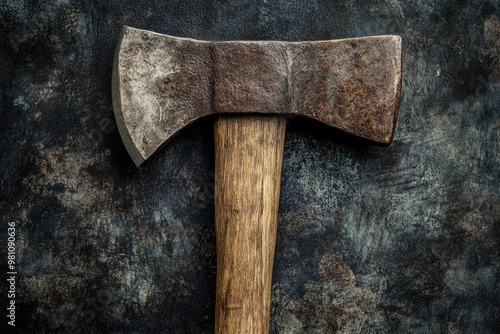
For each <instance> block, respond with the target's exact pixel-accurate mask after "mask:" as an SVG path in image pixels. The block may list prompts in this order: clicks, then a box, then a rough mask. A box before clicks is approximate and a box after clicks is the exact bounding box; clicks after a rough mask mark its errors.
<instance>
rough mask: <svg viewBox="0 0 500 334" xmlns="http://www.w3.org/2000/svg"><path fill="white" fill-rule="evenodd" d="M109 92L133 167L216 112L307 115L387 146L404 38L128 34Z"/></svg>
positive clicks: (123, 35) (118, 54)
mask: <svg viewBox="0 0 500 334" xmlns="http://www.w3.org/2000/svg"><path fill="white" fill-rule="evenodd" d="M112 86H113V87H112V90H113V107H114V111H115V117H116V120H117V124H118V129H119V131H120V135H121V137H122V139H123V142H124V144H125V146H126V148H127V150H128V152H129V154H130V156H131V157H132V159H133V161H134V162H135V164H136V165H137V166H139V165H140V164H142V163H143V162H144V161H145V160H146V159H148V158H149V157H150V156H152V155H153V154H154V153H155V152H157V151H158V150H159V149H161V148H162V147H163V146H164V145H165V144H166V143H167V142H168V141H169V140H170V139H171V138H172V137H173V136H174V135H175V134H177V133H178V132H179V131H180V130H181V129H182V128H184V127H185V126H187V125H189V124H191V123H192V122H194V121H196V120H197V119H199V118H201V117H204V116H207V115H210V114H216V113H250V114H253V113H272V114H284V115H299V116H305V117H309V118H312V119H315V120H318V121H320V122H323V123H325V124H327V125H329V126H332V127H335V128H338V129H340V130H342V131H345V132H348V133H351V134H353V135H356V136H360V137H363V138H366V139H369V140H372V141H375V142H378V143H382V144H390V143H391V142H392V140H393V136H394V131H395V126H396V121H397V116H398V108H399V98H400V90H401V38H400V37H399V36H393V35H387V36H373V37H362V38H351V39H341V40H331V41H310V42H277V41H227V42H210V41H198V40H194V39H187V38H179V37H173V36H168V35H162V34H158V33H153V32H149V31H145V30H140V29H135V28H130V27H124V28H123V29H122V32H121V36H120V39H119V42H118V44H117V48H116V52H115V60H114V66H113V85H112Z"/></svg>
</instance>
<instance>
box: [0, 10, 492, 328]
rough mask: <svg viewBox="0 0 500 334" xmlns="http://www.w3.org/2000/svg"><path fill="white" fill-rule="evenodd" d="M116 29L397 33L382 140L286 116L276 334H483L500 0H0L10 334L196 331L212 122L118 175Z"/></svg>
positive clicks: (210, 298)
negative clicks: (12, 306)
mask: <svg viewBox="0 0 500 334" xmlns="http://www.w3.org/2000/svg"><path fill="white" fill-rule="evenodd" d="M122 24H126V25H130V26H134V27H138V28H144V29H150V30H154V31H157V32H161V33H167V34H172V35H177V36H185V37H193V38H199V39H280V40H290V41H295V40H313V39H335V38H344V37H355V36H366V35H372V34H399V35H401V36H402V38H403V55H404V61H403V64H404V65H403V67H404V79H403V91H402V103H401V110H400V118H399V124H398V127H397V133H396V137H395V141H394V144H393V145H392V146H390V147H379V146H374V145H372V144H370V143H369V142H366V141H362V140H358V139H356V138H354V137H352V136H349V135H345V134H342V133H340V132H338V131H332V130H331V129H329V128H326V127H325V126H322V125H320V124H317V123H315V122H312V121H308V120H305V119H294V120H292V121H291V122H290V124H289V126H288V129H287V134H286V145H285V156H284V165H283V181H282V194H281V206H280V217H279V231H278V245H277V254H276V265H275V270H274V278H273V295H272V310H271V313H272V314H271V316H272V320H271V332H272V333H498V332H499V328H500V308H499V303H500V302H499V300H500V286H499V281H500V190H499V188H500V180H499V175H500V156H499V155H500V116H499V115H500V114H499V107H500V81H499V80H500V4H499V2H498V1H446V0H441V1H434V2H429V1H423V0H421V1H419V0H412V1H397V0H385V1H383V0H378V1H371V0H370V1H369V0H366V1H321V0H316V1H284V0H282V1H275V0H267V1H266V0H239V1H202V0H178V1H161V2H160V1H125V0H108V1H83V0H81V1H78V0H59V1H55V0H53V1H19V0H4V1H2V2H0V112H1V113H0V117H1V120H0V131H1V132H0V133H1V138H2V139H1V141H0V148H1V153H0V154H1V163H0V176H1V184H0V187H1V188H0V189H1V192H0V195H1V203H0V213H1V222H2V225H1V226H2V228H1V234H0V236H1V238H2V242H1V245H2V249H1V252H2V254H5V255H2V256H1V258H2V259H5V256H6V252H7V251H6V248H5V245H6V242H5V241H6V230H7V226H6V223H7V222H8V221H15V222H16V223H17V225H18V227H17V233H18V241H17V246H18V257H19V259H20V261H21V262H20V264H19V266H18V268H17V269H18V272H19V274H18V277H17V279H18V280H17V284H18V285H17V293H18V294H17V298H16V301H17V325H18V326H17V327H16V329H17V330H18V331H19V332H21V333H63V332H71V333H77V332H81V333H211V332H212V322H213V318H214V316H213V309H214V297H215V291H214V290H215V246H214V243H215V237H214V218H213V213H214V212H213V195H212V190H213V175H214V174H213V163H214V161H213V159H214V158H213V155H214V154H213V135H212V121H213V120H212V119H205V120H202V121H200V122H198V123H196V124H194V125H192V126H190V127H188V128H187V129H186V131H185V132H183V133H182V134H181V135H179V136H178V137H177V138H176V139H175V140H174V141H172V142H171V144H170V145H169V146H168V147H167V148H166V149H165V150H164V151H162V152H161V154H159V155H157V156H156V157H154V158H153V159H152V160H151V161H148V162H146V163H145V165H144V166H142V167H141V168H139V169H136V168H135V167H134V165H133V163H132V160H131V159H130V158H129V157H128V155H127V152H126V150H125V148H124V146H123V144H122V142H121V139H120V136H119V134H118V131H117V129H116V126H115V123H114V118H113V111H112V99H111V91H110V86H111V67H112V60H113V53H114V48H115V44H116V41H117V37H118V34H119V30H120V26H121V25H122ZM0 269H1V275H2V277H3V278H2V282H3V283H2V284H5V272H6V271H7V269H6V263H5V260H2V261H1V266H0ZM2 287H4V285H2ZM1 291H2V292H1V294H2V295H1V298H0V301H1V302H2V304H1V307H0V308H1V309H2V310H4V311H2V314H4V313H5V312H6V311H5V308H6V305H7V304H6V303H7V301H6V294H5V290H4V289H3V288H2V290H1ZM2 319H3V320H2V321H3V322H4V323H6V322H7V319H6V317H5V315H3V316H2ZM4 323H3V324H2V326H3V325H4Z"/></svg>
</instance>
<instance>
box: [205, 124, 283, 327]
mask: <svg viewBox="0 0 500 334" xmlns="http://www.w3.org/2000/svg"><path fill="white" fill-rule="evenodd" d="M285 126H286V121H285V120H284V119H282V118H277V117H265V116H264V117H263V116H255V117H254V116H240V117H237V116H227V117H221V118H219V119H218V120H216V122H215V224H216V242H217V292H216V312H215V333H216V334H240V333H249V334H250V333H252V334H254V333H268V332H269V308H270V301H271V276H272V270H273V262H274V248H275V244H276V226H277V218H278V203H279V193H280V176H281V163H282V159H283V144H284V141H285Z"/></svg>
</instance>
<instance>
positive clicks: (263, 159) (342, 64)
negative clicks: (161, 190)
mask: <svg viewBox="0 0 500 334" xmlns="http://www.w3.org/2000/svg"><path fill="white" fill-rule="evenodd" d="M400 89H401V38H400V37H399V36H373V37H365V38H352V39H340V40H331V41H305V42H278V41H217V42H215V41H199V40H194V39H187V38H178V37H173V36H167V35H162V34H158V33H153V32H149V31H145V30H140V29H134V28H130V27H124V28H123V30H122V32H121V35H120V39H119V41H118V45H117V49H116V52H115V59H114V66H113V84H112V90H113V107H114V112H115V118H116V121H117V124H118V129H119V131H120V135H121V137H122V139H123V142H124V144H125V147H126V148H127V150H128V153H129V154H130V156H131V157H132V159H133V161H134V163H135V164H136V165H137V166H139V165H140V164H141V163H143V162H144V161H145V160H146V159H148V158H149V157H151V156H152V155H153V154H155V153H157V152H158V151H160V150H161V148H162V147H163V146H165V145H166V144H167V143H168V142H169V141H170V139H172V138H173V137H174V136H175V135H176V134H177V133H178V132H179V131H180V130H182V129H183V128H184V127H186V126H187V125H189V124H191V123H193V122H194V121H196V120H197V119H199V118H201V117H204V116H208V115H212V114H218V115H217V118H216V119H215V125H214V140H215V232H216V251H217V283H216V312H215V333H217V334H222V333H225V334H235V333H268V332H269V311H270V298H271V276H272V268H273V261H274V250H275V244H276V229H277V217H278V203H279V194H280V176H281V164H282V157H283V145H284V138H285V126H286V117H287V116H304V117H308V118H311V119H314V120H317V121H320V122H322V123H325V124H327V125H329V126H331V127H334V128H337V129H340V130H342V131H345V132H347V133H350V134H353V135H356V136H359V137H362V138H366V139H369V140H372V141H375V142H378V143H381V144H390V143H391V142H392V139H393V136H394V131H395V126H396V120H397V115H398V108H399V96H400Z"/></svg>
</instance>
